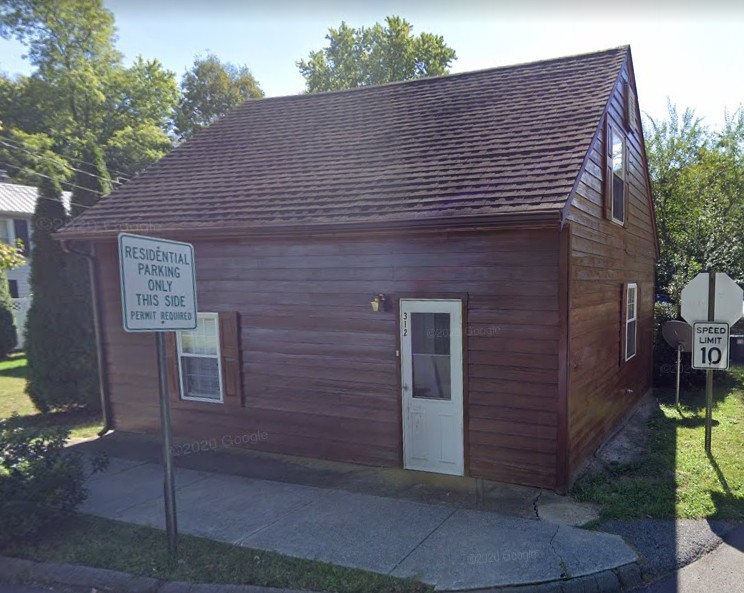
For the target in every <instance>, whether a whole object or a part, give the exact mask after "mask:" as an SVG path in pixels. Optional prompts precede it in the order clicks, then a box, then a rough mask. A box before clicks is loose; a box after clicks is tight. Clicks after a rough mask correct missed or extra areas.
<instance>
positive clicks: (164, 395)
mask: <svg viewBox="0 0 744 593" xmlns="http://www.w3.org/2000/svg"><path fill="white" fill-rule="evenodd" d="M155 337H156V340H157V349H158V376H159V379H160V381H159V383H160V431H161V434H162V436H163V469H164V472H165V479H164V481H163V494H164V498H165V531H166V535H167V538H168V561H169V562H170V565H171V567H173V566H175V565H176V560H177V556H178V525H177V521H176V486H175V481H174V479H173V448H172V447H171V426H170V405H169V402H168V376H167V374H166V369H167V366H166V360H165V333H164V332H155Z"/></svg>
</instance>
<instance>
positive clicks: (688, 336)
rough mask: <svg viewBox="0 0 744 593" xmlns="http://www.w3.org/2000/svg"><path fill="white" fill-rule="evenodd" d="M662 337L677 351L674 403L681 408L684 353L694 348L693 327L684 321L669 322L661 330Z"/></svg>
mask: <svg viewBox="0 0 744 593" xmlns="http://www.w3.org/2000/svg"><path fill="white" fill-rule="evenodd" d="M661 335H662V336H663V337H664V339H665V340H666V342H667V344H669V345H670V346H671V347H672V348H674V349H675V350H676V351H677V390H676V393H675V397H674V401H675V404H676V405H677V407H679V388H680V380H681V377H682V353H683V352H690V351H691V348H692V346H691V345H692V327H690V324H689V323H685V322H684V321H667V322H666V323H665V324H664V325H663V326H662V328H661Z"/></svg>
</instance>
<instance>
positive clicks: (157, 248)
mask: <svg viewBox="0 0 744 593" xmlns="http://www.w3.org/2000/svg"><path fill="white" fill-rule="evenodd" d="M119 271H120V277H121V306H122V318H123V325H124V329H125V330H126V331H128V332H155V337H156V345H157V358H158V378H159V382H158V391H159V400H160V430H161V433H162V438H163V498H164V501H165V530H166V536H167V539H168V560H169V561H170V564H171V566H175V564H176V560H177V556H178V523H177V515H176V486H175V480H174V476H173V448H172V446H171V426H170V404H169V402H168V375H167V363H166V346H165V332H166V331H179V330H190V329H195V328H196V324H197V314H196V312H197V307H196V278H195V274H194V247H193V245H191V244H190V243H181V242H178V241H167V240H165V239H156V238H154V237H142V236H140V235H131V234H129V233H120V234H119Z"/></svg>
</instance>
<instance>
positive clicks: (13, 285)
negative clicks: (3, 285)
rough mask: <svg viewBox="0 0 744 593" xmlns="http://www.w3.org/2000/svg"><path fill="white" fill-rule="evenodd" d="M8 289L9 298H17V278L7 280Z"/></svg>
mask: <svg viewBox="0 0 744 593" xmlns="http://www.w3.org/2000/svg"><path fill="white" fill-rule="evenodd" d="M8 290H9V291H10V298H12V299H17V298H19V293H18V280H8Z"/></svg>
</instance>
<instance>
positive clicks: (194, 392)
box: [177, 313, 222, 402]
mask: <svg viewBox="0 0 744 593" xmlns="http://www.w3.org/2000/svg"><path fill="white" fill-rule="evenodd" d="M219 330H220V323H219V316H218V314H217V313H199V314H198V319H197V327H196V329H193V330H187V331H181V332H178V333H177V344H178V374H179V380H180V390H181V391H180V393H181V399H184V400H191V401H209V402H222V361H221V358H220V331H219Z"/></svg>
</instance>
